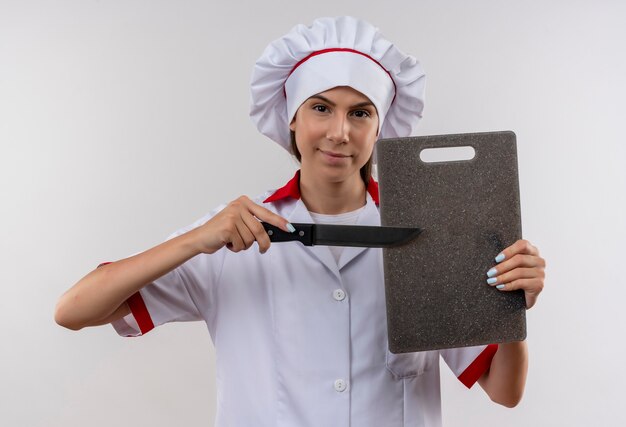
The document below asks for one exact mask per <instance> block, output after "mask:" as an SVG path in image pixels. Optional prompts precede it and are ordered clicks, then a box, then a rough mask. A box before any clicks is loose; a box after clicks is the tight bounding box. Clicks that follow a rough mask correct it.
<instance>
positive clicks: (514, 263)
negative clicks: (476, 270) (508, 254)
mask: <svg viewBox="0 0 626 427" xmlns="http://www.w3.org/2000/svg"><path fill="white" fill-rule="evenodd" d="M545 266H546V261H545V260H544V259H543V258H541V257H539V256H534V255H523V254H517V255H513V257H512V258H511V259H509V260H506V261H503V262H501V263H500V264H498V265H497V266H495V267H493V268H491V269H490V270H489V271H488V272H487V277H494V276H496V275H500V274H504V273H506V272H508V271H511V270H513V269H515V268H518V267H530V268H545Z"/></svg>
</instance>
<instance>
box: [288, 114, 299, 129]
mask: <svg viewBox="0 0 626 427" xmlns="http://www.w3.org/2000/svg"><path fill="white" fill-rule="evenodd" d="M297 114H298V113H296V114H294V116H293V119H291V123H289V130H291V131H294V132H295V131H296V115H297Z"/></svg>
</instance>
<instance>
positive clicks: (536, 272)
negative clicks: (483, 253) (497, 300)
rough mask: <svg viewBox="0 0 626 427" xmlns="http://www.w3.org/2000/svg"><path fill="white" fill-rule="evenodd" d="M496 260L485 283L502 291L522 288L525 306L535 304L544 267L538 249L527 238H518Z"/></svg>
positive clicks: (541, 287) (541, 285) (543, 276)
mask: <svg viewBox="0 0 626 427" xmlns="http://www.w3.org/2000/svg"><path fill="white" fill-rule="evenodd" d="M496 262H498V264H497V265H496V266H495V267H494V268H492V269H491V270H489V271H488V272H487V277H488V279H487V284H489V285H491V286H495V287H496V288H497V289H498V290H500V291H503V292H507V291H515V290H517V289H522V290H523V291H524V295H525V296H526V308H531V307H532V306H533V305H535V303H536V302H537V297H538V296H539V294H540V293H541V291H542V290H543V281H544V278H545V268H546V261H545V260H544V259H543V258H541V256H539V250H538V249H537V248H536V247H535V246H533V245H532V244H531V243H530V242H529V241H527V240H518V241H517V242H515V243H513V244H512V245H511V246H509V247H508V248H506V249H504V250H503V251H502V252H501V253H500V254H499V255H498V256H497V257H496ZM494 279H495V280H494Z"/></svg>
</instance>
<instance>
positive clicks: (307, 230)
mask: <svg viewBox="0 0 626 427" xmlns="http://www.w3.org/2000/svg"><path fill="white" fill-rule="evenodd" d="M261 224H262V225H263V227H264V228H265V230H266V231H267V234H268V235H269V236H270V241H271V242H292V241H299V242H301V243H302V244H304V245H305V246H314V245H327V246H356V247H362V248H391V247H394V246H400V245H403V244H405V243H408V242H410V241H411V240H413V239H414V238H416V237H417V236H418V235H419V234H420V233H421V232H422V229H420V228H409V227H378V226H368V225H327V224H305V223H292V225H293V226H294V227H295V229H296V231H295V232H293V233H289V232H287V231H283V230H281V229H280V228H278V227H274V226H273V225H271V224H268V223H267V222H261Z"/></svg>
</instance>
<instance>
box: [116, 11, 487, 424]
mask: <svg viewBox="0 0 626 427" xmlns="http://www.w3.org/2000/svg"><path fill="white" fill-rule="evenodd" d="M309 60H310V63H309ZM346 64H348V65H346ZM309 66H311V67H309ZM337 67H339V68H340V69H341V71H340V72H339V73H338V74H337V75H335V74H334V71H335V70H336V68H337ZM346 70H348V71H350V72H346ZM357 70H358V72H356V71H357ZM296 73H299V76H296V77H295V78H296V80H294V81H291V82H289V79H291V77H292V76H294V75H295V74H296ZM320 73H321V76H322V77H323V78H321V77H320ZM351 74H352V75H351ZM355 74H358V76H357V77H354V75H355ZM316 75H317V77H316ZM392 76H393V77H392ZM272 79H274V80H275V81H274V80H272ZM281 79H282V81H281ZM286 80H287V82H286ZM320 80H324V81H323V82H320ZM276 82H278V83H276ZM372 82H374V86H375V88H374V89H371V88H370V87H369V86H372ZM342 85H346V86H351V87H353V88H355V89H357V90H359V91H361V92H362V93H364V94H366V95H367V96H368V97H369V98H370V100H372V102H373V103H374V105H375V106H376V108H377V111H378V112H379V114H378V115H379V117H380V123H379V134H380V135H381V136H384V135H387V136H394V135H403V136H406V135H408V134H410V131H411V129H412V124H411V121H413V122H416V119H417V118H419V116H420V114H421V109H422V105H423V103H422V101H421V100H422V99H423V72H422V71H421V68H420V67H419V64H418V63H417V61H415V59H414V58H412V57H409V56H407V55H404V54H402V53H401V52H399V51H398V50H397V48H395V47H394V46H393V45H391V44H390V43H389V42H387V41H386V40H384V39H383V38H382V36H381V35H380V33H379V32H378V30H377V29H375V28H374V27H372V26H371V25H369V24H367V23H365V22H363V21H360V20H357V19H355V18H350V17H344V18H336V19H335V18H324V19H320V20H317V21H315V22H314V24H313V25H312V26H311V27H304V26H297V27H295V28H294V29H293V30H292V31H291V32H290V33H289V34H287V35H286V36H285V37H283V38H282V39H279V40H278V41H276V42H274V43H273V44H271V45H270V46H269V47H268V49H266V51H265V53H264V54H263V56H262V57H261V58H260V59H259V61H258V62H257V64H256V67H255V72H254V75H253V82H252V108H251V116H252V118H253V121H254V122H255V123H256V124H257V126H258V127H259V129H260V130H261V132H262V133H264V134H266V135H268V136H270V137H271V138H272V139H274V140H275V141H277V142H279V143H280V144H281V145H283V146H284V147H286V148H288V138H289V133H288V123H289V121H290V120H291V118H292V117H293V114H295V110H297V106H299V105H300V104H301V103H302V102H303V101H304V100H306V99H307V98H308V97H310V96H311V95H313V94H315V93H319V92H322V91H324V90H328V89H330V88H332V87H336V86H342ZM381 86H382V87H383V88H385V89H384V90H380V87H381ZM303 88H304V89H303ZM305 89H306V90H305ZM290 98H291V99H294V101H293V102H292V104H293V105H291V104H290V102H291V101H290ZM396 103H397V104H396ZM394 108H395V109H394ZM292 113H293V114H292ZM283 125H284V127H281V126H283ZM299 179H300V173H299V171H298V172H297V173H296V175H295V176H294V177H293V178H292V179H291V180H290V181H289V182H288V183H287V184H286V185H285V186H283V187H282V188H280V189H278V190H275V191H268V192H267V193H265V194H263V195H260V196H259V197H257V198H255V199H254V201H255V202H256V203H258V204H260V205H262V206H264V207H266V208H267V209H269V210H271V211H273V212H275V213H277V214H278V215H281V216H282V217H284V218H286V219H287V220H288V221H290V222H292V223H312V222H314V221H313V218H312V214H311V213H310V212H309V211H308V210H307V207H306V206H305V204H304V203H303V201H302V199H301V198H300V189H299ZM223 207H224V206H221V207H219V208H217V209H216V210H215V211H213V212H210V213H209V214H207V215H205V216H204V217H203V218H200V219H199V220H198V221H196V222H195V223H193V224H191V225H189V226H188V227H185V228H183V229H181V230H178V231H177V232H175V233H174V234H173V235H172V236H171V237H170V238H173V237H175V236H178V235H181V234H183V233H186V232H187V231H189V230H192V229H193V228H196V227H199V226H200V225H202V224H204V223H205V222H206V221H208V220H209V219H211V217H212V216H213V215H215V214H216V213H217V212H219V211H220V210H221V209H223ZM355 218H356V219H355V222H356V224H357V225H380V215H379V211H378V186H377V184H376V182H375V181H374V180H373V179H372V180H370V182H369V185H368V188H367V195H366V204H365V206H364V207H363V208H362V209H361V210H360V212H358V213H356V215H355ZM336 254H338V255H337V258H336V257H335V256H333V252H332V251H331V248H329V247H327V246H312V247H307V246H304V245H302V244H301V243H299V242H286V243H274V244H272V245H271V246H270V248H269V250H268V251H267V252H266V253H265V254H260V253H259V252H258V248H257V247H256V243H255V244H254V246H253V247H252V248H250V249H249V250H246V251H242V252H238V253H233V252H231V251H229V250H228V249H226V248H222V249H221V250H219V251H217V252H216V253H214V254H211V255H208V254H201V255H198V256H196V257H194V258H192V259H190V260H189V261H187V262H186V263H184V264H182V265H181V266H179V267H177V268H176V269H174V270H172V271H171V272H169V273H167V274H166V275H164V276H163V277H161V278H159V279H157V280H155V281H154V282H153V283H152V284H150V285H148V286H146V287H144V288H142V289H141V290H140V291H139V292H137V293H136V294H134V295H133V296H131V297H130V298H129V299H128V301H127V302H128V305H129V307H130V309H131V312H132V313H131V314H129V315H128V316H126V317H125V318H123V319H120V320H118V321H115V322H114V323H113V326H114V327H115V329H116V331H117V332H118V333H119V334H120V335H123V336H137V335H141V334H145V333H146V332H148V331H150V330H151V329H153V328H154V327H155V326H159V325H162V324H164V323H167V322H173V321H193V320H201V321H204V322H206V324H207V327H208V330H209V333H210V335H211V338H212V340H213V343H214V345H215V351H216V355H217V362H216V363H217V365H216V372H217V375H216V381H217V411H216V423H215V425H216V426H217V427H224V426H229V427H230V426H235V427H239V426H241V427H249V426H268V427H269V426H294V427H295V426H297V427H306V426H312V427H313V426H345V427H347V426H359V427H366V426H372V427H374V426H376V427H381V426H389V427H395V426H398V427H399V426H439V425H441V402H440V387H439V356H442V357H443V359H444V361H445V362H446V363H447V365H448V366H449V367H450V369H451V370H452V371H453V372H454V373H455V375H456V376H457V377H458V378H459V379H460V380H461V381H462V383H463V384H465V385H466V386H467V387H471V386H472V385H473V384H474V383H475V382H476V380H477V379H478V378H479V377H480V376H481V375H482V374H483V373H484V372H485V371H486V370H487V369H488V368H489V365H490V363H491V358H492V357H493V354H494V353H495V351H496V350H497V347H496V346H480V347H468V348H462V349H447V350H440V351H429V352H418V353H407V354H392V353H390V352H389V350H388V343H387V325H386V314H385V295H384V280H383V265H382V250H381V249H378V248H353V247H348V248H344V249H343V250H342V251H341V252H340V253H336Z"/></svg>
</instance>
